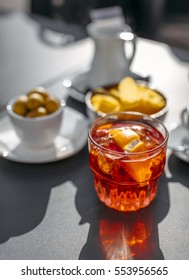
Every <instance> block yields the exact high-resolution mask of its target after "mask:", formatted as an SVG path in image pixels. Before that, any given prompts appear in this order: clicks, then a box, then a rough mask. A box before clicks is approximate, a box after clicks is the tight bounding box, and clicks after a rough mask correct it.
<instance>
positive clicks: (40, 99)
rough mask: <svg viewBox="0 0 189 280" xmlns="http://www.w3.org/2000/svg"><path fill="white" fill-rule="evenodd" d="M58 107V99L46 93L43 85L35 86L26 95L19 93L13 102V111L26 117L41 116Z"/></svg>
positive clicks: (52, 111)
mask: <svg viewBox="0 0 189 280" xmlns="http://www.w3.org/2000/svg"><path fill="white" fill-rule="evenodd" d="M59 108H60V101H59V100H58V99H57V98H56V97H54V96H52V95H51V94H49V93H47V92H46V90H45V88H43V87H37V88H36V89H33V90H31V91H30V92H28V93H27V94H26V95H21V96H20V97H18V99H17V100H16V101H15V103H14V104H13V111H14V112H15V113H16V114H18V115H21V116H23V117H28V118H36V117H43V116H46V115H48V114H51V113H54V112H55V111H57V110H58V109H59Z"/></svg>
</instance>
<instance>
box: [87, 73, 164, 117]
mask: <svg viewBox="0 0 189 280" xmlns="http://www.w3.org/2000/svg"><path fill="white" fill-rule="evenodd" d="M104 93H105V94H104ZM91 103H92V105H93V107H94V109H95V111H96V112H98V111H100V112H103V113H106V114H108V113H113V112H120V111H136V112H140V113H144V114H148V115H153V114H155V113H157V112H158V111H160V110H161V109H163V108H164V107H165V105H166V100H165V98H164V97H163V96H162V95H161V94H160V93H158V92H157V91H155V90H153V89H151V88H149V87H148V86H146V85H145V84H138V83H137V82H136V81H135V80H134V79H133V78H131V77H125V78H123V79H122V80H121V81H120V82H119V84H118V85H117V86H116V87H115V86H112V87H109V88H105V89H104V92H103V88H101V90H99V91H98V89H97V90H96V91H94V94H93V95H92V97H91Z"/></svg>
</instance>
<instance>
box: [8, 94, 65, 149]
mask: <svg viewBox="0 0 189 280" xmlns="http://www.w3.org/2000/svg"><path fill="white" fill-rule="evenodd" d="M17 99H18V97H15V98H13V99H11V100H10V101H9V103H8V105H7V112H8V115H9V117H10V120H11V123H12V125H13V127H14V129H15V132H16V134H17V136H18V137H19V139H20V140H21V142H22V143H23V144H24V145H26V146H30V147H36V148H38V147H44V146H47V145H50V144H52V143H53V141H54V139H55V138H56V136H57V135H58V133H59V131H60V127H61V123H62V117H63V111H64V107H65V105H66V103H65V101H64V100H60V108H59V109H58V110H57V111H56V112H54V113H52V114H49V115H47V116H43V117H36V118H27V117H23V116H20V115H18V114H16V113H15V112H14V111H13V110H12V107H13V104H14V102H15V101H16V100H17Z"/></svg>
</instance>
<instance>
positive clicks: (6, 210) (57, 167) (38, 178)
mask: <svg viewBox="0 0 189 280" xmlns="http://www.w3.org/2000/svg"><path fill="white" fill-rule="evenodd" d="M86 154H87V153H86V148H83V149H82V150H81V151H80V152H78V153H77V154H75V155H74V156H72V157H71V158H68V159H65V160H63V161H58V162H54V163H53V164H48V163H47V164H42V165H41V164H22V163H15V162H11V161H8V160H6V159H0V170H1V184H0V244H1V243H4V242H6V241H7V240H9V238H11V237H15V236H19V235H22V234H24V233H27V232H29V231H31V230H33V229H34V228H35V227H37V226H38V225H39V224H40V223H41V221H42V220H43V218H44V216H45V214H46V210H47V207H48V202H49V197H50V192H51V189H52V188H53V187H56V186H57V185H60V184H62V183H64V182H66V181H68V180H70V178H73V177H74V176H73V174H74V170H79V171H80V170H81V169H82V167H83V166H85V165H86ZM80 176H81V173H80V172H79V173H78V174H77V175H76V176H75V177H74V178H73V181H74V184H75V185H77V182H78V181H79V185H80V184H81V183H82V181H80V180H79V179H78V178H80ZM82 176H84V175H82ZM28 178H32V179H30V180H28ZM13 182H14V183H13Z"/></svg>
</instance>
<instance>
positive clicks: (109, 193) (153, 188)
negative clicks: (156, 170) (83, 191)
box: [94, 176, 158, 212]
mask: <svg viewBox="0 0 189 280" xmlns="http://www.w3.org/2000/svg"><path fill="white" fill-rule="evenodd" d="M94 185H95V189H96V192H97V195H98V198H99V199H100V201H102V202H103V203H104V204H105V205H107V206H108V207H110V208H113V209H115V210H118V211H122V212H127V211H128V212H129V211H136V210H139V209H141V208H144V207H146V206H148V205H149V204H150V203H151V202H152V201H153V200H154V199H155V197H156V194H157V189H158V179H155V180H151V181H148V182H143V183H132V184H131V183H129V185H126V184H120V183H117V182H109V181H107V180H103V179H101V178H98V177H97V176H95V178H94Z"/></svg>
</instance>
